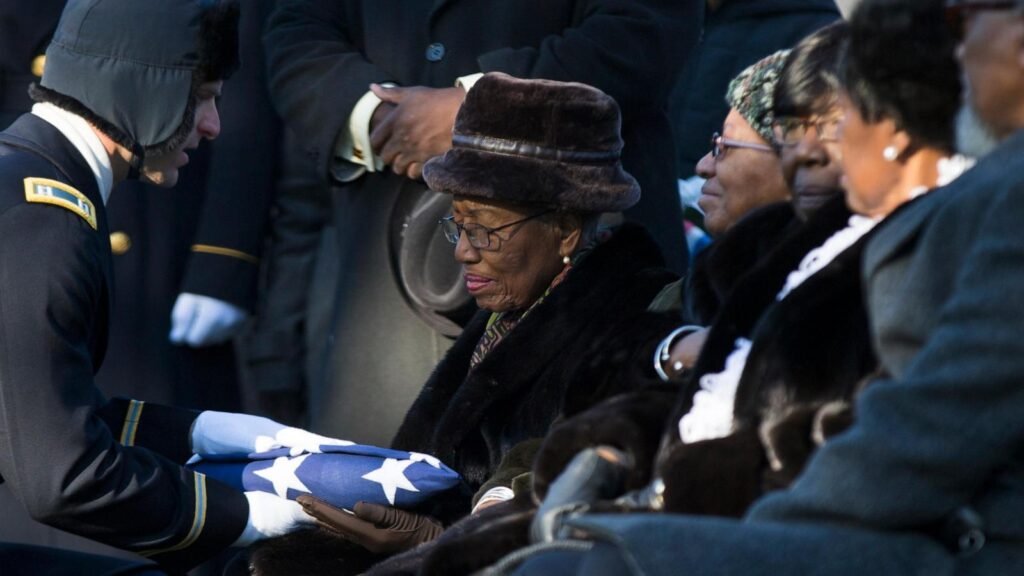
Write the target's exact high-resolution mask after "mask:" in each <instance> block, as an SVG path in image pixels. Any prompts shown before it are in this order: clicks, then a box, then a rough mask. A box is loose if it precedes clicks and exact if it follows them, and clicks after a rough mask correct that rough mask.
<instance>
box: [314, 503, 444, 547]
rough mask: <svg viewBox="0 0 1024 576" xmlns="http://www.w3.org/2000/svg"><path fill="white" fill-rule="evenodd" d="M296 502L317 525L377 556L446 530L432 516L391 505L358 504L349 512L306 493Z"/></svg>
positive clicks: (419, 542) (429, 538)
mask: <svg viewBox="0 0 1024 576" xmlns="http://www.w3.org/2000/svg"><path fill="white" fill-rule="evenodd" d="M297 500H298V502H299V504H301V505H302V507H303V509H305V510H306V513H307V514H309V515H311V516H312V517H314V518H316V523H317V524H319V525H320V526H322V527H323V528H326V529H328V530H331V531H332V532H335V533H337V534H339V535H340V536H342V537H344V538H345V539H347V540H351V541H352V542H355V543H356V544H359V545H360V546H362V547H363V548H366V549H367V550H369V551H370V552H373V553H374V554H395V553H398V552H403V551H405V550H409V549H411V548H415V547H416V546H418V545H420V544H422V543H424V542H429V541H431V540H434V539H435V538H437V537H438V536H440V535H441V532H443V531H444V527H443V526H441V523H440V522H438V521H437V520H435V519H434V518H431V517H430V516H424V515H422V514H416V513H413V512H406V511H405V510H399V509H398V508H392V507H390V506H381V505H380V504H373V503H370V502H358V503H356V505H355V508H354V510H353V511H352V512H348V511H346V510H342V509H341V508H336V507H334V506H332V505H330V504H328V503H326V502H324V501H323V500H319V499H317V498H315V497H313V496H309V495H306V494H303V495H301V496H299V497H298V499H297Z"/></svg>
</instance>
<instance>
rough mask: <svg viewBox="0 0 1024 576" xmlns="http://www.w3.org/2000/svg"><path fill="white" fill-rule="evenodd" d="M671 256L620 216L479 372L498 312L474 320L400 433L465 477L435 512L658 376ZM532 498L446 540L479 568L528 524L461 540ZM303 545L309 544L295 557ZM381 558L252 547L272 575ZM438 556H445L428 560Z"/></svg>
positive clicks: (407, 564)
mask: <svg viewBox="0 0 1024 576" xmlns="http://www.w3.org/2000/svg"><path fill="white" fill-rule="evenodd" d="M662 264H663V261H662V259H661V256H660V255H659V253H658V250H657V246H656V245H655V244H654V243H653V241H652V240H651V238H650V237H649V236H648V235H647V233H646V232H645V231H644V230H643V229H642V228H640V227H638V226H636V225H631V224H626V225H624V226H622V227H621V228H620V229H619V230H618V231H617V232H616V233H615V234H614V235H613V236H612V237H611V238H609V239H608V240H607V241H605V242H604V243H602V244H600V245H599V246H598V247H597V248H595V249H594V250H593V251H592V252H591V253H590V254H588V255H587V256H586V258H585V259H584V260H583V261H582V262H581V263H580V264H579V266H578V267H576V268H575V269H574V270H573V271H572V272H570V273H569V275H568V276H567V277H566V279H565V280H564V281H563V282H562V283H561V284H559V285H558V286H557V287H556V288H555V289H554V290H552V291H551V293H550V294H549V295H548V296H547V297H546V298H545V299H544V301H543V302H541V303H540V304H539V305H538V306H537V307H536V308H535V309H533V310H532V311H531V312H530V314H529V315H527V316H526V317H525V318H524V319H523V320H522V322H521V323H520V324H519V325H517V326H516V327H515V328H514V329H513V330H512V331H511V332H510V333H509V334H508V335H507V336H506V337H505V339H504V340H502V341H501V343H500V344H498V346H496V347H495V348H494V349H493V350H491V352H490V353H489V354H488V355H487V356H486V357H485V358H484V359H483V361H481V362H480V364H478V365H477V367H476V368H475V369H474V370H473V371H471V372H470V371H469V359H470V356H471V355H472V353H473V350H474V348H475V347H476V344H477V342H478V341H479V339H480V337H481V336H482V334H483V332H484V328H485V327H486V323H487V319H488V317H489V314H488V313H486V312H482V313H480V314H479V315H477V316H476V317H475V318H474V319H473V321H472V322H471V323H470V324H469V326H467V328H466V330H465V331H464V332H463V333H462V336H460V337H459V339H458V340H457V341H456V342H455V344H454V345H453V346H452V348H451V349H450V350H449V352H448V355H447V356H446V357H445V358H444V360H442V361H441V363H440V364H439V365H438V366H437V368H436V370H435V371H434V373H433V374H432V375H431V377H430V379H429V380H428V381H427V383H426V385H425V386H424V387H423V389H422V391H421V392H420V395H419V397H418V398H417V400H416V402H415V403H414V404H413V407H412V408H411V409H410V410H409V413H408V414H407V415H406V418H405V422H404V423H403V424H402V427H401V429H400V430H399V431H398V434H397V436H396V438H395V441H394V447H395V448H399V449H402V450H413V451H416V452H423V453H428V454H433V455H435V456H437V457H438V458H440V459H441V460H442V461H444V462H445V463H446V464H448V465H449V466H452V467H453V468H454V469H455V470H457V471H458V472H459V473H460V474H461V475H462V476H463V478H464V479H465V480H466V483H467V485H468V486H467V487H466V489H465V490H463V491H461V492H458V491H457V492H456V493H454V494H452V495H451V496H452V497H451V498H448V499H444V498H442V499H441V500H443V502H442V503H441V504H439V505H438V506H435V507H434V508H433V509H432V510H430V512H431V513H433V514H436V515H441V516H445V518H444V519H445V520H454V519H455V518H457V517H458V516H459V515H462V514H465V513H466V512H468V510H469V498H470V496H471V495H472V494H473V492H475V491H477V490H478V489H479V488H480V487H481V485H482V484H483V483H484V482H485V481H486V480H488V479H490V478H491V477H492V476H493V475H494V474H496V473H497V472H498V471H499V466H500V465H502V464H505V465H508V463H507V462H505V463H503V462H502V459H503V458H504V457H505V456H506V455H508V453H509V451H510V450H512V449H513V448H519V449H520V450H519V451H522V449H524V448H525V449H526V451H528V452H532V449H531V448H530V447H529V444H530V443H529V442H528V441H529V440H530V439H536V438H541V437H543V436H544V435H545V434H546V433H547V431H548V429H549V428H550V427H551V425H552V423H553V422H554V421H556V420H558V419H560V418H562V417H564V416H567V415H572V414H576V413H578V412H580V411H582V410H585V409H586V408H588V407H590V406H591V405H593V404H594V403H596V402H599V401H601V400H603V399H605V398H608V397H610V396H612V395H616V394H621V393H622V392H625V391H627V390H631V389H634V388H635V387H638V386H642V385H645V384H646V383H649V382H651V381H652V379H655V381H656V377H655V376H654V374H653V368H652V367H651V363H650V358H651V357H652V355H653V352H654V348H655V346H656V345H657V343H658V341H659V340H660V339H661V338H662V337H663V336H664V334H665V333H667V332H668V331H669V330H671V328H672V327H673V326H675V325H676V324H677V323H678V320H677V319H676V318H675V317H674V316H673V315H664V314H651V313H646V312H645V310H646V308H647V306H648V304H649V303H650V301H651V299H652V298H654V296H655V295H656V294H658V292H659V291H660V290H661V289H662V288H663V287H664V286H665V284H667V283H668V282H671V281H672V280H673V279H674V275H673V274H672V273H670V272H668V271H666V270H665V269H664V268H662V267H661V266H662ZM502 470H504V468H503V469H502ZM531 505H532V504H531V501H530V492H529V491H528V490H526V491H520V492H519V493H518V495H517V498H516V500H515V502H514V503H503V504H501V505H499V506H495V507H493V508H492V509H487V510H485V511H483V512H482V513H481V514H477V515H473V516H471V517H468V518H465V519H464V520H463V522H460V523H458V524H456V525H455V526H454V528H453V529H451V531H450V532H449V531H446V532H445V535H444V536H443V537H442V540H441V541H439V544H441V545H442V546H444V545H445V544H446V543H451V542H454V545H455V546H456V550H455V552H454V554H455V556H457V557H458V558H460V562H464V563H466V564H467V565H469V564H473V565H477V566H481V565H482V564H481V563H480V561H479V559H480V558H488V559H490V558H495V557H497V556H496V555H495V552H494V550H505V549H514V548H516V547H518V546H519V545H521V544H522V543H524V536H525V534H520V533H519V531H517V530H515V528H516V527H522V524H521V522H520V524H516V523H515V522H512V524H513V525H514V526H513V533H511V534H508V535H505V536H501V535H499V537H500V538H502V539H501V541H500V542H499V541H494V540H491V539H490V538H489V537H486V538H485V542H486V543H487V544H488V546H485V547H483V548H481V549H480V554H479V555H474V554H471V553H470V552H469V551H468V550H467V549H466V548H465V547H464V546H463V545H462V541H461V540H460V538H461V537H462V536H464V535H466V534H468V533H470V532H475V531H476V529H477V528H478V527H479V525H480V524H481V522H483V523H487V522H488V521H489V520H495V519H497V520H498V521H499V522H501V523H508V522H509V520H508V519H503V517H504V516H505V515H506V514H508V513H510V512H511V511H513V510H520V509H529V508H530V506H531ZM524 518H525V519H527V520H528V518H527V517H525V516H523V515H521V514H520V515H516V516H515V519H514V520H515V521H521V520H523V519H524ZM300 546H301V547H302V549H303V553H302V554H300V555H298V556H301V558H296V556H297V555H296V554H295V550H296V548H298V547H300ZM433 546H434V545H433V544H431V546H430V547H420V548H417V549H416V550H414V551H412V552H410V555H407V556H405V557H396V558H394V559H393V560H394V562H391V561H389V562H388V563H387V565H386V566H382V567H381V568H380V569H379V570H380V571H381V573H385V574H391V573H406V572H411V573H415V572H416V571H417V570H418V569H420V567H421V563H422V562H423V560H424V557H425V556H427V555H428V553H429V552H431V551H432V550H433ZM449 552H451V551H450V550H448V549H445V550H442V551H441V553H440V554H439V555H438V557H439V558H437V559H427V560H428V564H427V569H428V570H434V572H433V573H440V574H443V573H447V571H448V570H449V568H451V566H450V565H449V564H447V560H448V557H449V556H450V555H451V554H449ZM498 556H500V554H499V555H498ZM377 560H379V558H377ZM373 561H374V559H373V558H367V555H366V553H365V552H362V551H360V550H357V549H355V548H353V547H352V546H351V545H346V544H345V543H344V542H339V541H334V542H332V541H331V539H330V538H326V537H325V535H324V534H317V533H312V534H296V535H293V536H289V537H284V538H281V539H277V540H272V541H270V542H268V543H265V544H261V545H258V546H257V547H256V549H255V550H254V552H253V562H254V563H255V564H256V565H257V566H259V568H260V570H261V572H260V573H261V574H268V575H271V574H290V573H295V571H298V570H304V572H303V573H304V574H321V573H322V574H325V575H326V574H337V573H340V572H339V570H340V566H342V565H344V566H345V569H346V570H352V571H353V572H360V573H361V572H362V570H363V569H365V568H366V567H367V566H368V564H370V563H372V562H373ZM430 563H433V564H430ZM434 564H439V565H440V566H439V567H436V568H435V569H432V568H430V566H432V565H434ZM346 573H347V572H346Z"/></svg>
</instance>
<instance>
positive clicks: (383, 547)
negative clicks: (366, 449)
mask: <svg viewBox="0 0 1024 576" xmlns="http://www.w3.org/2000/svg"><path fill="white" fill-rule="evenodd" d="M619 125H620V115H619V108H618V106H617V104H616V103H615V101H614V100H612V99H611V98H610V97H609V96H607V95H605V94H604V93H603V92H600V91H598V90H596V89H594V88H592V87H590V86H586V85H583V84H575V83H561V82H552V81H545V80H520V79H516V78H512V77H510V76H507V75H504V74H500V73H491V74H487V75H485V76H484V77H483V78H482V79H481V80H479V81H478V82H477V83H476V85H475V86H474V87H473V89H472V90H470V91H469V92H468V94H467V96H466V100H465V103H464V104H463V105H462V108H461V109H460V111H459V113H458V116H457V118H456V122H455V128H454V134H453V137H452V149H451V150H450V151H448V152H447V153H446V154H445V155H444V156H442V157H438V158H435V159H433V160H431V161H430V162H428V163H427V164H426V166H425V167H424V171H423V175H424V179H425V180H426V182H427V184H428V185H429V186H430V187H431V188H432V189H433V190H436V191H439V192H444V193H449V194H451V195H452V214H451V216H449V217H447V218H444V219H442V220H441V222H440V226H441V232H443V233H444V234H445V236H446V237H447V238H448V240H450V241H451V242H452V244H453V245H454V246H453V248H454V253H455V258H456V260H458V262H460V263H461V264H462V266H463V268H464V270H465V282H466V288H467V289H468V291H469V293H470V295H471V296H472V297H473V298H475V300H476V303H477V305H478V306H479V308H480V312H479V313H478V314H477V315H476V316H475V317H474V318H473V320H472V321H471V322H470V323H469V324H468V326H467V327H466V329H465V330H464V331H463V333H462V335H461V336H460V337H459V339H458V340H457V341H456V342H455V343H454V345H453V346H452V348H451V349H450V351H449V352H448V354H447V355H446V357H445V358H444V359H443V360H442V361H441V363H440V364H439V365H438V366H437V368H436V369H435V371H434V373H433V374H432V375H431V377H430V379H429V380H428V381H427V382H426V384H425V385H424V387H423V389H422V391H421V393H420V395H419V397H418V398H417V400H416V401H415V402H414V404H413V406H412V407H411V408H410V410H409V412H408V414H407V415H406V417H405V420H404V422H403V424H402V425H401V427H400V429H399V430H398V433H397V435H396V436H395V439H394V442H393V447H394V448H397V449H401V450H408V451H412V452H419V453H424V454H429V455H431V456H434V457H436V458H438V459H440V460H441V461H442V462H444V463H445V464H447V465H448V466H450V467H451V468H453V469H455V470H456V471H457V472H459V473H460V475H461V476H462V478H463V479H464V480H465V489H464V490H463V491H461V492H459V493H456V494H452V495H451V498H449V499H447V500H446V501H444V502H438V503H437V504H438V506H436V507H434V508H432V509H428V510H424V511H423V512H424V514H423V515H417V514H413V513H411V512H405V511H398V510H394V509H390V510H386V511H383V510H381V509H380V508H379V507H373V506H360V507H357V509H356V510H355V515H354V516H353V515H351V514H348V513H347V512H342V511H338V510H332V509H331V508H330V507H329V506H328V505H327V504H325V503H322V502H317V501H309V500H305V498H304V500H305V503H304V505H305V506H306V507H307V510H308V511H309V512H311V513H312V514H313V515H315V516H317V517H318V518H320V520H321V522H322V523H323V524H324V525H326V526H327V527H329V528H330V529H331V530H334V531H339V532H342V533H343V534H344V535H345V537H346V538H348V539H350V540H352V541H354V542H356V543H358V544H361V545H363V546H364V547H366V548H367V549H369V550H370V551H372V552H374V553H379V554H381V555H383V554H391V553H394V552H397V551H400V550H403V549H405V548H411V547H413V546H415V545H416V544H419V543H420V542H422V541H426V540H429V539H431V538H432V537H434V536H436V535H437V533H438V532H440V529H441V523H442V522H443V523H448V522H451V521H453V520H455V519H457V518H459V517H460V516H463V515H466V514H467V513H469V512H470V508H471V501H472V497H473V495H474V493H476V492H478V491H480V489H481V487H482V486H484V484H485V482H487V483H488V484H487V490H485V492H486V494H484V493H480V494H477V498H476V500H478V501H482V502H483V503H484V504H483V505H484V506H486V505H487V504H488V503H491V504H493V503H495V502H500V501H504V500H509V499H511V498H513V496H514V494H515V492H516V491H517V490H520V486H519V484H516V483H513V479H514V477H515V476H518V475H519V473H520V472H526V471H528V470H529V465H530V462H531V460H532V458H531V456H532V454H533V452H532V450H533V449H535V447H536V446H537V445H538V442H537V441H536V439H539V438H542V437H543V436H544V435H545V434H546V433H547V431H548V428H549V427H550V425H551V424H552V422H554V421H555V420H556V419H558V418H559V417H562V416H563V415H564V414H566V413H571V412H575V411H579V410H581V409H583V408H586V407H587V406H589V405H591V404H593V403H595V402H597V401H598V400H601V399H603V398H606V397H608V396H610V395H612V394H615V393H618V392H622V391H624V390H626V389H628V386H630V385H632V383H634V382H637V381H640V380H641V379H637V378H632V377H620V375H619V374H620V372H623V371H632V370H638V369H646V370H647V371H648V372H649V371H651V368H650V365H649V363H644V362H640V361H638V359H639V358H641V357H647V356H648V355H649V354H650V351H651V350H653V347H654V345H655V344H656V343H657V340H658V339H659V338H660V334H661V333H663V332H664V331H665V330H667V329H668V328H669V327H670V326H672V325H673V324H674V323H675V322H677V320H675V319H674V318H673V317H669V316H667V315H666V316H657V315H644V316H643V318H641V315H642V314H643V313H644V312H645V310H646V309H647V307H648V305H649V304H650V303H651V301H652V299H653V298H654V296H655V295H657V294H658V292H659V291H660V290H661V289H662V288H663V287H664V286H665V285H666V284H667V283H669V282H671V281H673V280H675V276H674V275H673V274H672V273H670V272H668V271H667V270H665V269H664V268H663V267H662V266H663V260H662V257H661V255H660V252H659V250H658V248H657V245H656V244H655V243H654V241H653V240H652V239H651V238H650V237H649V236H648V234H647V233H646V232H645V231H644V230H643V229H642V228H641V227H639V226H637V225H634V224H623V225H622V226H620V227H618V228H617V229H615V230H613V231H606V230H602V229H601V228H600V227H599V218H600V217H601V215H602V214H604V213H617V212H620V211H622V210H625V209H626V208H629V207H630V206H632V205H634V204H635V203H636V202H637V201H638V200H639V198H640V189H639V186H638V185H637V183H636V181H635V180H634V179H633V177H632V176H631V175H630V174H628V173H627V172H625V171H624V170H623V168H622V165H621V163H620V161H619V158H620V153H621V150H622V140H621V137H620V135H619ZM401 360H402V359H401V358H400V357H396V358H395V361H396V362H401ZM531 440H533V441H532V442H531ZM510 452H513V454H512V455H511V457H510V459H511V460H513V461H515V460H516V459H518V461H519V462H520V463H519V465H518V467H516V466H514V465H513V466H506V467H505V468H503V471H504V473H503V475H502V476H501V477H499V478H495V477H494V476H495V473H496V472H497V471H498V468H499V464H500V463H502V461H503V459H506V456H509V454H510ZM506 464H507V462H506ZM397 486H398V487H399V490H401V489H402V488H401V487H402V484H401V483H400V482H399V483H398V484H397ZM527 486H528V484H527ZM528 495H529V494H528V492H527V493H526V496H528ZM388 514H390V515H388ZM430 516H433V517H434V518H431V517H430ZM435 518H436V520H435ZM437 520H440V521H441V522H438V521H437ZM291 540H292V541H294V547H293V548H290V549H288V547H287V546H284V547H283V548H282V549H281V551H280V554H278V555H277V556H275V557H276V560H275V559H274V558H271V557H269V556H273V555H274V554H275V552H274V551H273V550H271V549H269V548H264V549H263V551H262V552H260V551H258V552H257V553H256V554H257V559H256V564H260V565H262V566H263V568H264V569H263V572H262V573H273V570H271V569H268V565H270V564H274V563H275V562H278V561H281V562H283V564H282V565H281V569H280V571H281V572H283V573H290V572H289V570H291V571H292V572H291V573H294V572H296V571H297V570H296V562H307V563H309V562H312V563H314V564H316V566H315V567H313V568H308V569H307V568H304V570H306V571H303V572H302V573H318V572H317V570H318V569H324V570H326V571H327V572H329V573H335V572H331V570H335V569H336V567H337V564H336V563H335V562H333V561H326V560H324V561H323V562H318V561H317V560H316V558H320V557H319V556H318V555H317V554H315V553H310V552H309V549H310V547H311V546H313V545H314V544H313V543H312V540H310V539H309V538H308V537H306V536H295V537H293V538H291ZM337 546H338V548H337V550H336V551H335V552H336V553H337V555H338V556H339V557H340V556H347V557H348V559H349V560H351V555H348V554H347V553H346V552H345V547H344V546H343V545H342V544H337ZM300 549H301V550H303V551H304V552H302V553H296V551H297V550H300ZM286 555H290V556H291V557H290V558H285V556H286ZM376 558H379V556H378V557H376ZM285 560H287V561H285ZM320 560H323V558H320Z"/></svg>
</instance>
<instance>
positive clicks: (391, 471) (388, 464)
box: [363, 458, 419, 506]
mask: <svg viewBox="0 0 1024 576" xmlns="http://www.w3.org/2000/svg"><path fill="white" fill-rule="evenodd" d="M413 462H414V460H396V459H395V458H387V459H385V460H384V463H383V464H381V466H380V468H377V469H376V470H374V471H373V472H369V473H367V474H365V475H364V476H363V479H364V480H369V481H371V482H376V483H378V484H380V487H381V488H383V489H384V496H386V497H387V499H388V502H390V503H391V505H392V506H394V505H395V492H396V490H397V489H398V488H401V489H402V490H408V491H409V492H419V490H417V489H416V487H415V486H413V485H412V482H409V479H408V478H406V477H405V469H406V468H408V467H409V466H410V465H411V464H412V463H413Z"/></svg>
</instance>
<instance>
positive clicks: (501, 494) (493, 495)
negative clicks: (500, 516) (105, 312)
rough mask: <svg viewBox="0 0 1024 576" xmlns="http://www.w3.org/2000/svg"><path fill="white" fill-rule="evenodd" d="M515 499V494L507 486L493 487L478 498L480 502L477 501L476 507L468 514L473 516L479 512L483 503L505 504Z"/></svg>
mask: <svg viewBox="0 0 1024 576" xmlns="http://www.w3.org/2000/svg"><path fill="white" fill-rule="evenodd" d="M515 497H516V494H515V492H513V491H512V489H511V488H509V487H507V486H495V487H494V488H491V489H490V490H488V491H487V492H484V495H483V496H481V497H480V500H477V503H476V506H473V510H472V512H470V513H471V514H475V513H476V511H477V510H479V509H480V507H481V506H483V505H484V504H485V503H488V504H489V503H493V502H505V501H508V500H511V499H513V498H515Z"/></svg>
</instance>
